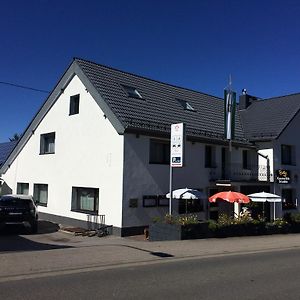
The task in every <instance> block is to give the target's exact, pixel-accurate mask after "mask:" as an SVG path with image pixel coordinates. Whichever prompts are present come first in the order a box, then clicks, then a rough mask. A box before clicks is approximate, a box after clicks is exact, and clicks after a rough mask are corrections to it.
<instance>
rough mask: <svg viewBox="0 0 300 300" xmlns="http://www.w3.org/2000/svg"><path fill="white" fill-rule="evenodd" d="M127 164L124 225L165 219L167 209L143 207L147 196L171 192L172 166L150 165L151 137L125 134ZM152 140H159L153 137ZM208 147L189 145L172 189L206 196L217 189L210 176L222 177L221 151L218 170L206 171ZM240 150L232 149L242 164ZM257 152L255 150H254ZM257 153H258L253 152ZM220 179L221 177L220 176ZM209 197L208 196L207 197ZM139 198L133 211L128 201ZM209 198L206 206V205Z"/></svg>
mask: <svg viewBox="0 0 300 300" xmlns="http://www.w3.org/2000/svg"><path fill="white" fill-rule="evenodd" d="M124 138H125V141H124V142H125V145H124V147H125V157H124V159H125V161H124V201H123V226H124V227H127V226H128V227H129V226H140V225H148V224H150V223H151V222H152V218H153V217H157V216H163V215H164V214H165V213H167V212H168V207H164V208H161V207H143V196H144V195H163V194H166V193H168V192H169V166H168V165H160V164H149V150H150V139H151V137H147V136H142V135H139V136H138V137H137V136H136V135H135V134H126V135H125V137H124ZM153 139H157V138H154V137H153ZM205 145H206V144H202V143H193V144H192V143H191V142H190V141H187V142H186V163H185V167H183V168H174V169H173V170H174V172H173V189H178V188H185V187H188V188H199V189H203V191H204V193H205V194H206V193H207V192H208V188H209V187H214V188H215V187H216V186H215V183H214V182H210V181H209V178H210V173H211V172H215V174H216V176H220V175H221V149H222V146H219V145H217V146H216V165H217V168H216V169H211V168H205ZM241 151H242V149H241V148H235V147H234V148H233V149H232V155H231V156H232V158H233V161H234V162H236V163H237V164H239V165H241V164H242V155H241ZM253 151H254V150H253ZM254 153H255V151H254ZM219 178H220V177H219ZM206 195H207V194H206ZM130 198H137V199H138V207H137V208H130V207H129V199H130ZM207 201H208V200H207V198H206V199H205V200H204V207H206V206H207ZM206 213H207V212H206V211H204V212H201V213H200V214H199V218H202V219H205V218H206Z"/></svg>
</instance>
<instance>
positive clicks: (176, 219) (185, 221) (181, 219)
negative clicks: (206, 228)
mask: <svg viewBox="0 0 300 300" xmlns="http://www.w3.org/2000/svg"><path fill="white" fill-rule="evenodd" d="M152 222H153V223H160V222H162V223H166V224H176V225H183V226H184V225H189V224H198V223H199V221H198V217H197V215H187V216H176V215H170V214H166V215H165V216H164V217H163V218H160V217H154V218H152Z"/></svg>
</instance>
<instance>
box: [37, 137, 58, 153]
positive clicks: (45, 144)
mask: <svg viewBox="0 0 300 300" xmlns="http://www.w3.org/2000/svg"><path fill="white" fill-rule="evenodd" d="M54 152H55V132H51V133H46V134H41V141H40V154H53V153H54Z"/></svg>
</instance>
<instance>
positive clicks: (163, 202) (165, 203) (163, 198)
mask: <svg viewBox="0 0 300 300" xmlns="http://www.w3.org/2000/svg"><path fill="white" fill-rule="evenodd" d="M169 202H170V200H169V199H168V198H166V196H165V195H163V196H158V206H169Z"/></svg>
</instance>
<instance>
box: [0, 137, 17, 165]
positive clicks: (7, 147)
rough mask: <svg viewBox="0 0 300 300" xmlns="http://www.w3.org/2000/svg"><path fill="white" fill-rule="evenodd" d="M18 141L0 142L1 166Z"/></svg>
mask: <svg viewBox="0 0 300 300" xmlns="http://www.w3.org/2000/svg"><path fill="white" fill-rule="evenodd" d="M16 144H17V142H7V143H1V144H0V166H1V165H2V164H3V163H4V162H5V160H6V159H7V157H8V156H9V154H10V153H11V151H12V150H13V149H14V147H15V145H16Z"/></svg>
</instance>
